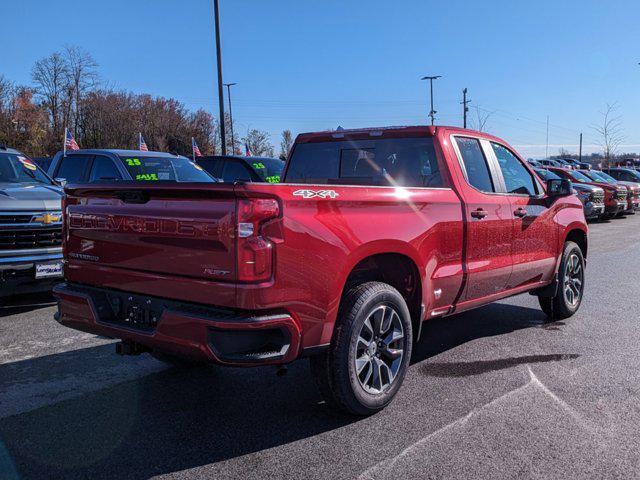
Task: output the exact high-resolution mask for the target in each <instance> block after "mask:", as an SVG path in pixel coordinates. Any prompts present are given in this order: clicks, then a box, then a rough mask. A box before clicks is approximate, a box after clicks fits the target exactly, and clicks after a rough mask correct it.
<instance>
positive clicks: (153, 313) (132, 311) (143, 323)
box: [92, 292, 166, 333]
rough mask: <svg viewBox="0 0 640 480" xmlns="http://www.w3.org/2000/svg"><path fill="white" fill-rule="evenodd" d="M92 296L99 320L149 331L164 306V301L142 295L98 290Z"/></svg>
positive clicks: (153, 328)
mask: <svg viewBox="0 0 640 480" xmlns="http://www.w3.org/2000/svg"><path fill="white" fill-rule="evenodd" d="M92 298H93V300H94V304H95V306H96V309H97V314H98V319H99V321H100V322H103V323H109V324H113V325H117V326H120V327H127V328H131V329H134V330H140V331H143V332H149V333H151V332H153V331H154V330H155V329H156V327H157V326H158V323H159V322H160V317H161V316H162V312H163V311H164V309H165V308H166V305H165V304H164V302H162V301H160V300H157V299H154V298H150V297H146V296H142V295H131V294H126V293H115V292H100V293H97V294H95V295H92Z"/></svg>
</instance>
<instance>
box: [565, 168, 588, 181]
mask: <svg viewBox="0 0 640 480" xmlns="http://www.w3.org/2000/svg"><path fill="white" fill-rule="evenodd" d="M569 175H571V177H573V179H574V180H576V181H578V182H585V183H591V182H593V180H591V179H590V178H589V177H587V176H586V175H584V174H582V173H580V172H578V171H576V170H571V171H570V172H569Z"/></svg>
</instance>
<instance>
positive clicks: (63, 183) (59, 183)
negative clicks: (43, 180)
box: [53, 178, 67, 187]
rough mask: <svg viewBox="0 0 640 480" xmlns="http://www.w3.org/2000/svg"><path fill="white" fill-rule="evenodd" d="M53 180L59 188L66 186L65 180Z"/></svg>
mask: <svg viewBox="0 0 640 480" xmlns="http://www.w3.org/2000/svg"><path fill="white" fill-rule="evenodd" d="M53 180H54V181H55V182H56V183H57V184H58V185H60V186H61V187H64V186H65V185H66V184H67V179H66V178H54V179H53Z"/></svg>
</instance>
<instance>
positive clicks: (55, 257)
mask: <svg viewBox="0 0 640 480" xmlns="http://www.w3.org/2000/svg"><path fill="white" fill-rule="evenodd" d="M59 261H62V249H60V248H58V249H48V250H47V251H46V252H39V251H38V250H33V251H20V252H8V251H4V252H0V297H5V296H9V295H15V294H22V293H34V292H45V291H48V290H51V289H52V288H53V286H54V285H55V284H57V283H60V282H62V280H63V279H62V277H58V278H42V279H36V278H35V266H36V264H38V263H52V262H59Z"/></svg>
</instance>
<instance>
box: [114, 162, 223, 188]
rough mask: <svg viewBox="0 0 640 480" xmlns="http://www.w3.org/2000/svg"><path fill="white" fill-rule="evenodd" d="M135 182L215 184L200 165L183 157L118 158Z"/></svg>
mask: <svg viewBox="0 0 640 480" xmlns="http://www.w3.org/2000/svg"><path fill="white" fill-rule="evenodd" d="M120 158H121V160H122V163H123V164H124V166H125V167H126V168H127V170H128V171H129V173H130V174H131V177H132V178H133V179H134V180H135V181H137V182H159V181H169V182H215V180H214V179H213V177H211V176H210V175H209V174H208V173H206V172H205V171H204V170H203V169H202V167H201V166H200V165H196V164H195V163H193V162H192V161H191V160H189V159H188V158H185V157H144V156H139V157H133V156H129V157H120Z"/></svg>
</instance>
